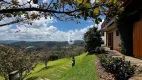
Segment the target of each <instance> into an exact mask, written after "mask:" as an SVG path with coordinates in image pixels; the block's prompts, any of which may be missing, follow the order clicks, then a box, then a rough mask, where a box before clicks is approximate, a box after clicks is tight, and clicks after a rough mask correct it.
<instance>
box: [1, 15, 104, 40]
mask: <svg viewBox="0 0 142 80" xmlns="http://www.w3.org/2000/svg"><path fill="white" fill-rule="evenodd" d="M103 18H104V17H102V19H103ZM12 20H13V19H9V18H5V19H4V20H2V21H0V24H2V23H5V22H10V21H12ZM79 21H80V22H81V23H80V24H76V22H75V21H59V20H58V19H56V18H54V17H51V18H50V17H48V18H47V19H45V18H44V17H41V18H40V20H35V21H33V24H32V25H28V24H22V23H21V24H13V25H8V26H3V27H0V40H18V41H67V40H69V37H71V39H72V40H83V35H84V33H85V32H86V31H87V30H88V29H89V28H90V27H93V26H98V28H99V29H100V28H101V24H102V22H101V23H99V24H98V25H96V24H95V23H94V22H93V21H92V19H88V20H86V21H85V20H84V19H80V20H79ZM70 34H71V35H72V36H69V35H70Z"/></svg>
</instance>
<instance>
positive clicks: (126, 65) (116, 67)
mask: <svg viewBox="0 0 142 80" xmlns="http://www.w3.org/2000/svg"><path fill="white" fill-rule="evenodd" d="M99 59H100V63H101V65H102V66H103V67H104V68H105V70H106V71H107V72H109V73H112V74H113V75H114V77H115V79H116V80H128V79H129V78H130V77H132V76H133V75H134V72H135V70H136V66H135V65H132V64H131V63H130V61H124V60H123V59H122V58H112V57H108V56H106V55H99Z"/></svg>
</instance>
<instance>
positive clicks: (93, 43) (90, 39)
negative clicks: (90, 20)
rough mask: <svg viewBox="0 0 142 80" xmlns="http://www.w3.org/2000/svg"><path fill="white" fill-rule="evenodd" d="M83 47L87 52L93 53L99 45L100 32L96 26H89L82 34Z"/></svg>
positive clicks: (100, 39)
mask: <svg viewBox="0 0 142 80" xmlns="http://www.w3.org/2000/svg"><path fill="white" fill-rule="evenodd" d="M84 41H85V49H86V51H88V52H89V53H94V52H95V50H96V48H97V47H100V46H101V41H102V38H101V32H100V30H98V28H97V27H92V28H90V29H89V30H88V31H87V32H86V33H85V34H84Z"/></svg>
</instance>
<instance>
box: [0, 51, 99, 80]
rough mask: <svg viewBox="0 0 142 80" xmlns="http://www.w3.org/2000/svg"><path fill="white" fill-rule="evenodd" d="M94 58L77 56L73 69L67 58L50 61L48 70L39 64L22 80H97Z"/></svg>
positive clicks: (83, 55)
mask: <svg viewBox="0 0 142 80" xmlns="http://www.w3.org/2000/svg"><path fill="white" fill-rule="evenodd" d="M94 58H95V57H94V55H87V54H86V53H85V54H82V55H80V56H77V57H75V60H76V65H75V66H74V67H72V66H71V59H67V58H64V59H59V60H56V61H50V62H49V63H48V66H49V68H45V66H44V64H42V63H40V64H38V65H37V66H36V68H35V69H34V70H33V71H32V73H31V74H30V75H28V76H27V77H26V78H25V79H24V80H98V76H97V73H96V69H95V65H94ZM0 78H1V77H0ZM0 80H1V79H0Z"/></svg>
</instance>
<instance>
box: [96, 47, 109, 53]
mask: <svg viewBox="0 0 142 80" xmlns="http://www.w3.org/2000/svg"><path fill="white" fill-rule="evenodd" d="M95 52H96V53H98V54H104V53H106V50H105V49H104V48H103V47H97V48H96V49H95Z"/></svg>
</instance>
